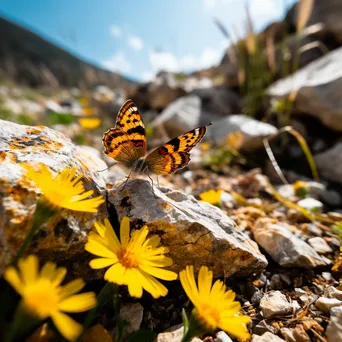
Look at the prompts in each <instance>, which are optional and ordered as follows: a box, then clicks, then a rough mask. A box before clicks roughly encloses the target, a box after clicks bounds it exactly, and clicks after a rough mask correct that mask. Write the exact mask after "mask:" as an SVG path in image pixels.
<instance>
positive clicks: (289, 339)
mask: <svg viewBox="0 0 342 342" xmlns="http://www.w3.org/2000/svg"><path fill="white" fill-rule="evenodd" d="M280 332H281V334H282V335H283V336H284V337H285V339H286V342H297V341H296V339H295V338H294V336H293V329H289V328H281V329H280Z"/></svg>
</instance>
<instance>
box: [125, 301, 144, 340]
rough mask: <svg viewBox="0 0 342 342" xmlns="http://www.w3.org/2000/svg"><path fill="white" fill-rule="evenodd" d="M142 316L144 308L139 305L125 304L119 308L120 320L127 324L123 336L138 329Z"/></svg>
mask: <svg viewBox="0 0 342 342" xmlns="http://www.w3.org/2000/svg"><path fill="white" fill-rule="evenodd" d="M143 314H144V308H143V307H142V306H141V305H140V304H139V303H133V304H132V303H130V304H126V305H124V306H122V307H121V308H120V314H119V316H120V318H121V319H123V320H125V321H126V322H127V323H128V325H127V326H126V327H125V335H129V334H131V333H132V332H134V331H137V330H139V329H140V325H141V322H142V319H143Z"/></svg>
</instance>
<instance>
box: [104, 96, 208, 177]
mask: <svg viewBox="0 0 342 342" xmlns="http://www.w3.org/2000/svg"><path fill="white" fill-rule="evenodd" d="M211 124H212V122H211V123H210V124H209V125H211ZM206 130H207V128H206V126H202V127H197V128H195V129H193V130H191V131H189V132H186V133H183V134H182V135H180V136H178V137H177V138H174V139H172V140H170V141H169V142H167V143H166V144H164V145H162V146H160V147H158V148H157V149H156V150H154V151H152V152H151V153H149V154H148V155H147V156H145V155H146V135H145V126H144V123H143V121H142V119H141V115H140V112H139V110H138V108H137V106H136V105H135V103H134V102H133V101H132V100H127V101H126V102H125V103H124V104H123V105H122V107H121V108H120V110H119V114H118V117H117V119H116V125H115V128H112V129H110V130H108V131H107V132H105V134H104V135H103V139H102V141H103V146H104V147H105V153H106V154H107V155H108V156H109V157H111V158H113V159H115V160H116V161H117V162H120V163H124V164H125V165H126V166H127V167H129V168H131V169H132V171H135V172H138V173H147V174H149V173H155V174H157V175H163V174H169V173H173V172H175V171H177V170H179V169H182V168H183V167H185V166H186V165H188V163H189V161H190V151H191V150H192V149H193V148H194V147H195V146H196V145H197V144H198V143H199V142H200V141H201V139H202V138H203V136H204V134H205V132H206Z"/></svg>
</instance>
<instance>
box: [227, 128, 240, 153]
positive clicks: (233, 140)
mask: <svg viewBox="0 0 342 342" xmlns="http://www.w3.org/2000/svg"><path fill="white" fill-rule="evenodd" d="M243 140H244V136H243V133H242V132H240V131H237V132H232V133H229V134H228V135H227V145H228V147H229V148H232V149H234V150H239V149H240V147H241V146H242V143H243Z"/></svg>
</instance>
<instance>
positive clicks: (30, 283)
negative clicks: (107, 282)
mask: <svg viewBox="0 0 342 342" xmlns="http://www.w3.org/2000/svg"><path fill="white" fill-rule="evenodd" d="M18 267H19V271H18V270H17V269H16V268H14V267H12V266H10V267H8V268H7V269H6V270H5V273H4V278H5V279H6V280H7V282H8V283H10V284H11V285H12V287H13V288H14V289H15V290H16V291H17V292H18V293H19V294H20V296H21V297H22V302H21V303H22V307H23V308H24V309H25V311H26V312H27V313H29V314H30V315H32V316H34V317H35V318H37V319H39V320H42V321H43V320H45V319H47V318H49V317H51V319H52V321H53V323H54V324H55V326H56V327H57V329H58V330H59V331H60V333H61V334H62V335H63V337H65V338H66V339H67V340H69V341H75V340H76V339H77V338H78V337H79V336H80V334H81V332H82V325H81V324H79V323H78V322H76V321H74V320H73V319H72V318H70V317H69V316H68V315H66V314H65V313H64V312H70V313H76V312H83V311H87V310H90V309H92V308H94V307H95V306H96V297H95V293H94V292H86V293H81V294H76V293H77V292H79V291H80V290H81V289H82V288H83V287H84V285H85V283H84V281H83V280H82V279H81V278H78V279H75V280H73V281H71V282H70V283H68V284H67V285H64V286H61V285H60V284H61V283H62V281H63V280H64V278H65V275H66V271H67V270H66V268H64V267H58V268H57V267H56V264H55V263H53V262H47V263H46V264H45V265H44V266H43V267H42V269H41V270H40V272H39V261H38V258H37V257H36V256H35V255H29V256H28V257H26V258H24V259H20V260H19V262H18Z"/></svg>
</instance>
